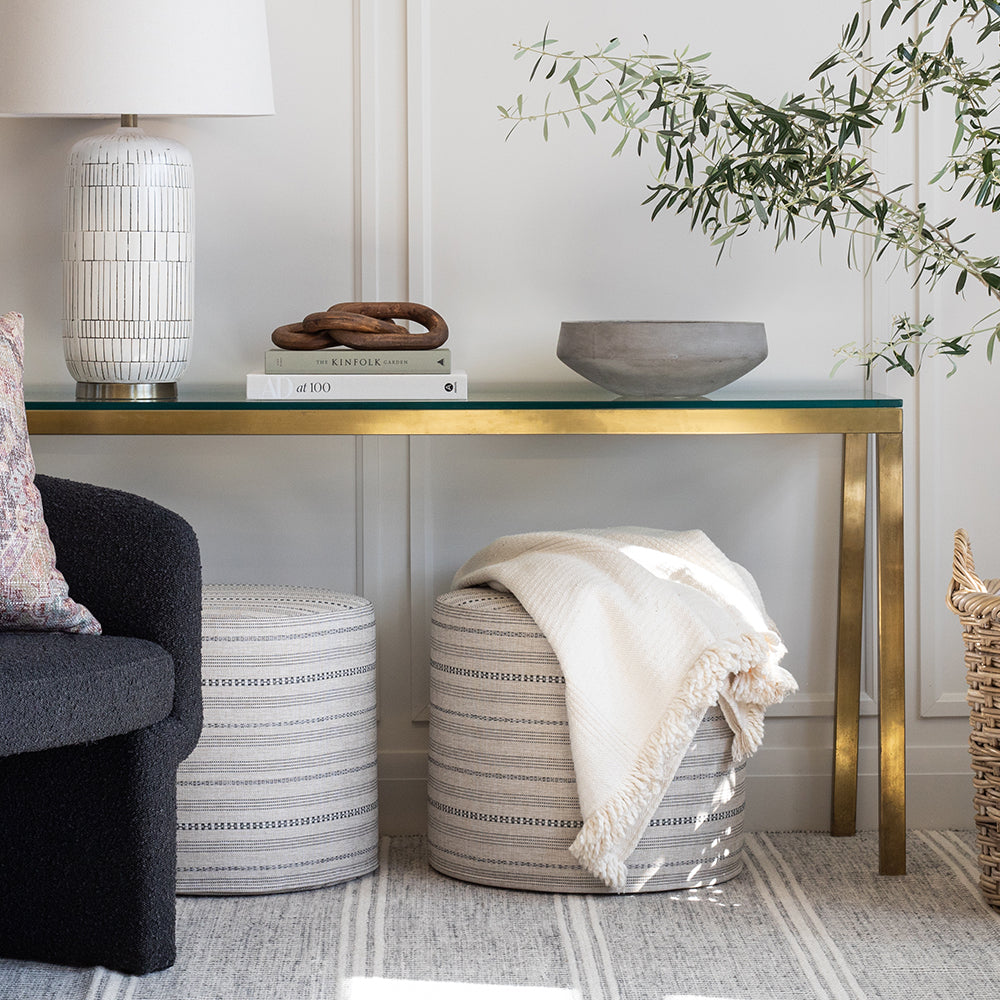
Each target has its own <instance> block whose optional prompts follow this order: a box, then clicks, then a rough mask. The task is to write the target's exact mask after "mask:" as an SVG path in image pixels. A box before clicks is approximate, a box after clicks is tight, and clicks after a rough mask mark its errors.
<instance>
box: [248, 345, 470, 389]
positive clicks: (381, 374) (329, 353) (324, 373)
mask: <svg viewBox="0 0 1000 1000" xmlns="http://www.w3.org/2000/svg"><path fill="white" fill-rule="evenodd" d="M468 396H469V384H468V376H467V375H466V373H465V372H464V371H452V368H451V351H450V350H449V349H448V348H446V347H440V348H437V349H434V350H428V351H357V350H353V349H351V348H349V347H327V348H324V349H322V350H318V351H289V350H283V349H281V348H272V349H271V350H269V351H266V352H265V354H264V371H263V372H251V373H250V374H249V375H247V399H358V400H361V399H386V400H389V399H396V400H420V399H468Z"/></svg>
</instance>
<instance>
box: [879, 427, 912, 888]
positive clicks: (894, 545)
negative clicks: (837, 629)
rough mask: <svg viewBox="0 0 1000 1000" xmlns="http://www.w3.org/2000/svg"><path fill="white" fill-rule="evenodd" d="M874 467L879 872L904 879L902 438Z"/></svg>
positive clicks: (894, 438) (883, 441)
mask: <svg viewBox="0 0 1000 1000" xmlns="http://www.w3.org/2000/svg"><path fill="white" fill-rule="evenodd" d="M876 455H877V460H876V464H877V467H878V663H879V671H878V675H879V680H878V689H879V691H878V717H879V817H878V828H879V872H880V873H881V874H882V875H904V874H905V873H906V739H905V735H906V705H905V702H904V692H905V671H904V667H905V662H904V656H905V648H904V629H903V435H902V434H896V433H891V434H890V433H885V434H877V435H876Z"/></svg>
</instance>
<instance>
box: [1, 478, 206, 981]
mask: <svg viewBox="0 0 1000 1000" xmlns="http://www.w3.org/2000/svg"><path fill="white" fill-rule="evenodd" d="M36 483H37V485H38V488H39V491H40V492H41V495H42V502H43V505H44V512H45V521H46V524H47V525H48V528H49V534H50V536H51V538H52V541H53V544H54V546H55V551H56V558H57V565H58V568H59V569H60V570H61V571H62V573H63V575H64V576H65V577H66V580H67V583H68V584H69V591H70V595H71V596H72V597H73V598H74V599H75V600H77V601H79V602H80V603H82V604H84V605H85V606H86V607H87V608H89V609H90V611H91V612H92V613H93V614H94V615H95V617H96V618H97V620H98V621H99V622H100V623H101V625H102V627H103V632H104V634H103V635H100V636H91V635H79V634H70V633H65V632H6V633H0V955H2V956H4V957H7V958H21V959H33V960H36V961H44V962H53V963H59V964H64V965H80V966H92V965H102V966H105V967H107V968H110V969H115V970H118V971H121V972H128V973H134V974H141V973H146V972H152V971H154V970H157V969H164V968H167V967H168V966H170V965H172V964H173V962H174V957H175V945H174V917H175V896H174V887H175V879H176V836H177V832H176V773H177V765H178V764H179V763H180V762H181V761H182V760H183V759H184V758H185V757H186V756H187V755H188V754H189V753H190V752H191V750H192V749H193V748H194V746H195V743H196V742H197V740H198V736H199V734H200V731H201V564H200V557H199V551H198V543H197V539H196V538H195V535H194V532H193V531H192V529H191V527H190V526H189V525H188V524H187V523H186V522H185V521H184V520H183V519H181V518H180V517H179V516H177V515H176V514H174V513H172V512H170V511H168V510H166V509H164V508H163V507H160V506H159V505H157V504H154V503H152V502H151V501H148V500H144V499H142V498H140V497H137V496H133V495H131V494H128V493H122V492H120V491H118V490H110V489H107V488H104V487H97V486H89V485H84V484H81V483H76V482H70V481H68V480H65V479H54V478H51V477H48V476H42V475H39V476H37V477H36Z"/></svg>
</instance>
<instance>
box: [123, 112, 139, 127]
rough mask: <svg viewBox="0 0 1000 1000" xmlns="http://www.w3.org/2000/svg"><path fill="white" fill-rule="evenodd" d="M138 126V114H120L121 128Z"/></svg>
mask: <svg viewBox="0 0 1000 1000" xmlns="http://www.w3.org/2000/svg"><path fill="white" fill-rule="evenodd" d="M138 127H139V116H138V115H122V128H138Z"/></svg>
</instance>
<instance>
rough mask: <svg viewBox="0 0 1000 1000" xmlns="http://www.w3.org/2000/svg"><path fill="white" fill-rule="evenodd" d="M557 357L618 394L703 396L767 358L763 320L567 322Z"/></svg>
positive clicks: (587, 377) (670, 396) (560, 334)
mask: <svg viewBox="0 0 1000 1000" xmlns="http://www.w3.org/2000/svg"><path fill="white" fill-rule="evenodd" d="M556 357H558V358H559V360H560V361H562V363H563V364H565V365H567V366H568V367H570V368H572V369H573V371H575V372H577V373H578V374H580V375H582V376H583V377H584V378H585V379H588V380H589V381H591V382H593V383H595V384H596V385H599V386H601V387H602V388H604V389H608V390H609V391H610V392H614V393H617V394H618V395H620V396H643V397H646V398H660V399H678V398H685V397H691V396H704V395H707V394H708V393H710V392H715V390H716V389H721V388H722V387H723V386H725V385H728V384H729V383H730V382H735V381H736V379H738V378H740V377H741V376H743V375H746V373H747V372H749V371H751V370H752V369H754V368H756V367H757V365H759V364H760V363H761V362H762V361H763V360H764V359H765V358H766V357H767V337H766V335H765V333H764V324H763V323H737V322H722V323H712V322H686V321H681V320H654V321H649V322H643V321H639V320H595V321H580V322H566V323H563V324H562V325H561V327H560V329H559V341H558V344H557V346H556Z"/></svg>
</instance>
